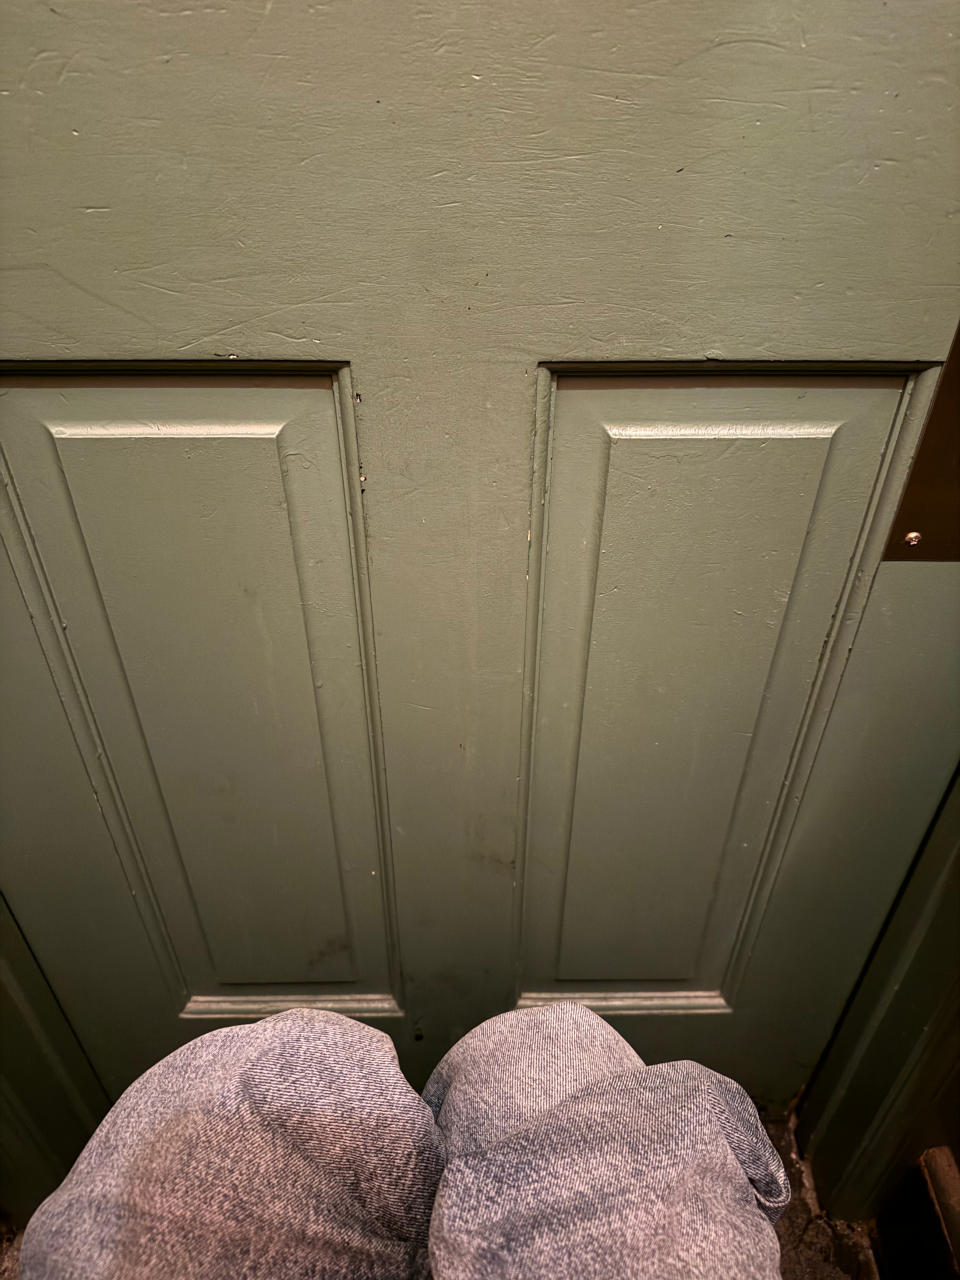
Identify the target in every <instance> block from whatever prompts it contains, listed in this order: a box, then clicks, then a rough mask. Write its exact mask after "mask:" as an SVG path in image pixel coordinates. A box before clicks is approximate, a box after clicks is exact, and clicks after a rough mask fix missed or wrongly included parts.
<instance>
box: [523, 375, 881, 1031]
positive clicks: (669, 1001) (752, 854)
mask: <svg viewBox="0 0 960 1280" xmlns="http://www.w3.org/2000/svg"><path fill="white" fill-rule="evenodd" d="M902 392H903V380H902V379H899V378H876V379H847V380H841V379H833V378H823V377H820V378H804V377H796V378H793V379H789V378H784V379H776V378H758V377H753V378H750V377H740V378H738V377H723V378H715V379H703V378H689V379H684V378H681V377H676V378H663V377H649V378H635V379H607V380H603V381H601V380H594V379H588V378H573V377H569V378H559V379H558V380H557V385H556V391H555V397H554V409H553V414H552V419H551V422H550V424H549V428H548V431H549V442H548V450H549V464H548V470H547V475H546V492H545V508H544V512H545V513H544V518H543V534H542V545H541V546H540V547H538V548H535V549H534V556H535V558H537V559H538V560H539V568H540V578H539V591H538V593H537V597H536V599H535V601H533V602H532V607H534V608H536V609H537V610H538V624H537V627H538V651H537V652H538V657H537V665H536V672H535V696H536V702H535V713H534V719H533V738H532V748H531V775H530V799H529V815H528V829H527V852H526V862H525V866H526V877H525V893H524V899H525V906H524V927H523V965H524V976H523V993H522V995H521V1003H523V1002H529V1003H532V1002H536V1001H538V1000H540V999H556V998H562V997H563V996H564V995H571V994H577V995H579V996H581V997H584V998H587V999H588V1000H593V1001H594V1002H596V1003H597V1004H598V1007H604V1001H605V1000H606V1002H607V1005H608V1006H609V1007H611V1008H613V1007H616V1006H617V1004H618V1003H619V1004H620V1005H622V1006H623V1007H624V1008H632V1009H633V1010H634V1011H635V1012H641V1011H642V1012H649V1013H674V1012H677V1011H680V1010H684V1011H696V1010H699V1011H701V1012H704V1013H711V1012H729V1011H730V1010H731V1009H732V1008H733V1005H734V1003H735V998H736V984H737V973H738V966H740V965H741V964H742V962H743V960H744V957H745V956H746V954H747V953H748V951H749V946H750V940H751V937H752V935H753V932H754V931H755V929H756V927H757V924H758V922H759V919H760V915H761V914H762V907H763V901H764V884H765V877H766V873H767V869H768V863H769V852H770V848H771V841H772V838H773V835H774V830H775V823H776V816H777V813H778V806H779V803H780V800H781V794H782V791H783V788H784V785H785V780H786V778H787V776H788V772H789V768H790V765H791V761H792V760H793V758H794V756H795V754H796V752H797V749H798V745H799V743H800V741H801V738H802V734H803V728H804V724H805V715H806V713H807V710H808V706H809V702H810V697H811V692H812V690H813V688H814V686H815V684H816V681H817V677H818V671H819V669H820V664H821V659H822V657H823V655H824V653H825V651H826V650H827V648H828V647H829V644H830V640H831V630H832V628H833V627H834V625H835V620H836V616H837V612H838V604H839V602H840V601H841V599H842V597H843V594H844V590H845V587H846V586H847V584H848V578H849V574H850V566H851V563H852V561H853V560H854V557H855V554H856V552H857V549H858V545H859V543H860V541H861V539H862V536H863V532H864V528H865V525H866V522H867V520H868V516H869V511H870V506H871V501H872V499H873V495H874V489H875V485H876V481H877V476H878V472H879V469H880V467H881V463H882V461H883V458H884V450H885V445H886V442H887V440H888V437H889V435H890V432H891V429H892V426H893V424H894V419H895V415H896V412H897V408H898V405H899V403H900V399H901V395H902Z"/></svg>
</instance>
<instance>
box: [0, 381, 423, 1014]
mask: <svg viewBox="0 0 960 1280" xmlns="http://www.w3.org/2000/svg"><path fill="white" fill-rule="evenodd" d="M3 442H4V449H5V453H6V456H7V460H8V464H9V468H10V473H11V492H12V494H13V502H14V507H15V512H14V523H15V524H16V525H17V528H18V531H19V540H18V550H19V554H20V558H21V560H22V562H23V572H24V574H25V575H26V576H27V577H28V578H30V579H31V582H32V589H33V590H34V591H36V592H38V593H39V594H38V598H39V597H46V598H47V602H48V603H49V605H50V607H51V610H52V612H53V613H54V615H55V617H56V618H57V619H58V620H59V630H60V631H61V633H62V634H61V636H60V637H59V643H60V644H61V645H65V646H66V648H67V650H68V655H69V663H70V665H71V668H72V676H73V680H72V683H73V686H74V689H73V693H74V696H75V698H76V699H77V700H78V702H79V703H80V704H81V708H82V711H83V714H84V715H85V716H86V717H87V718H88V719H89V720H90V721H91V723H92V724H93V726H94V733H95V738H96V739H97V740H98V743H99V745H97V746H95V748H94V753H95V754H96V755H98V756H101V749H102V758H101V763H102V766H103V768H104V769H105V770H106V774H107V777H106V780H105V781H106V787H107V789H108V790H109V791H110V792H111V794H112V797H113V804H114V807H115V808H116V810H117V813H118V825H119V827H120V828H122V835H123V844H124V850H125V856H127V857H128V858H129V860H130V861H131V862H132V863H134V864H136V865H137V868H138V871H139V874H140V875H141V877H142V880H143V883H144V889H145V891H146V893H147V894H148V897H149V899H150V902H151V904H152V908H153V913H154V916H155V933H156V936H157V938H158V940H159V942H160V943H161V945H162V947H163V948H164V949H165V951H166V957H165V962H166V963H167V965H168V966H169V967H171V968H172V969H174V970H176V971H177V972H179V974H180V975H182V978H183V983H184V986H185V988H186V993H187V1002H186V1006H185V1009H184V1012H185V1013H186V1014H187V1015H188V1016H193V1017H203V1016H209V1017H222V1016H227V1015H232V1014H236V1015H240V1016H243V1015H244V1013H250V1014H252V1013H255V1012H264V1011H267V1010H268V1009H269V1008H270V1007H282V1006H283V1005H285V1004H290V1003H304V1002H310V1000H311V998H312V999H313V1000H315V1001H316V1002H318V1003H328V1004H329V1003H331V1001H332V1002H333V1004H334V1007H341V1006H342V1007H345V1008H348V1009H353V1010H354V1011H357V1012H360V1011H362V1010H363V1008H364V1007H366V1008H368V1009H369V1010H371V1011H373V1012H374V1013H376V1012H379V1013H381V1014H384V1013H386V1014H389V1013H390V1012H396V1011H397V1010H398V1006H397V1004H396V1001H395V991H394V977H393V973H392V971H391V942H390V939H391V936H392V922H391V918H390V917H391V902H390V894H389V866H388V861H389V860H388V857H387V855H386V851H385V850H384V848H383V847H382V835H381V832H382V829H383V824H382V822H381V814H380V812H379V803H380V799H379V790H378V784H377V770H376V767H375V759H374V753H373V750H372V744H373V742H374V740H375V736H376V706H375V702H374V699H375V681H374V680H373V678H372V669H371V661H372V655H371V654H370V653H369V651H368V646H367V645H365V641H364V626H365V622H366V621H368V620H367V619H364V618H363V617H362V616H361V600H362V595H363V593H362V569H361V566H360V564H359V562H358V555H357V552H356V549H355V543H356V540H357V529H356V527H355V525H354V522H353V520H352V517H351V499H350V493H351V481H352V480H353V477H350V476H349V475H348V458H347V456H346V453H345V443H344V436H343V432H342V430H341V422H340V413H339V404H338V399H337V388H336V385H335V383H334V381H333V380H331V379H330V378H312V379H301V380H298V381H296V382H292V383H291V382H289V381H283V382H280V381H278V380H270V379H261V380H255V379H247V380H236V379H234V380H231V381H230V382H229V383H227V382H226V380H219V379H211V378H195V379H192V380H189V381H186V382H180V383H179V384H172V385H171V384H167V383H164V382H162V381H158V382H148V381H134V380H128V381H116V380H115V381H114V382H112V383H111V382H88V383H85V384H78V385H71V386H63V385H56V384H52V383H51V384H47V385H34V386H15V387H12V388H11V389H10V392H9V394H8V396H7V397H6V403H5V410H4V417H3ZM354 487H355V484H354ZM29 589H30V588H29V587H28V590H29ZM48 642H50V643H53V641H52V640H51V639H50V637H48ZM358 997H359V1004H358V1003H357V998H358ZM351 1000H352V1001H353V1004H351V1003H350V1002H351ZM337 1001H340V1002H341V1005H338V1004H337ZM343 1002H346V1003H345V1004H344V1003H343ZM354 1006H356V1007H355V1008H354Z"/></svg>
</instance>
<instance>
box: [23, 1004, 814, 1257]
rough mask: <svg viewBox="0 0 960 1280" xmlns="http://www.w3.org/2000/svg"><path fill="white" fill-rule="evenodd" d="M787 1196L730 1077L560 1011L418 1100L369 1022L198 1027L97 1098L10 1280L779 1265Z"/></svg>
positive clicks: (494, 1040)
mask: <svg viewBox="0 0 960 1280" xmlns="http://www.w3.org/2000/svg"><path fill="white" fill-rule="evenodd" d="M788 1199H789V1189H788V1184H787V1180H786V1177H785V1175H784V1171H783V1167H782V1165H781V1162H780V1159H779V1157H778V1155H777V1153H776V1151H775V1150H774V1149H773V1147H772V1146H771V1144H770V1142H769V1139H768V1138H767V1136H766V1134H765V1133H764V1131H763V1129H762V1127H761V1125H760V1122H759V1119H758V1117H757V1113H756V1110H755V1108H754V1106H753V1104H752V1102H751V1101H750V1099H749V1098H748V1097H747V1095H746V1094H745V1093H744V1091H743V1090H742V1089H741V1088H740V1086H739V1085H737V1084H735V1083H734V1082H733V1081H731V1080H728V1079H726V1078H725V1077H724V1076H720V1075H717V1074H716V1073H714V1072H712V1071H709V1070H707V1069H706V1068H705V1067H701V1066H698V1065H697V1064H696V1063H691V1062H674V1063H668V1064H666V1065H661V1066H653V1067H647V1066H644V1064H643V1062H642V1061H641V1060H640V1058H638V1057H637V1055H636V1054H635V1053H634V1051H633V1050H632V1049H631V1048H630V1046H629V1045H628V1044H627V1043H626V1041H624V1040H623V1039H622V1038H621V1037H620V1036H619V1035H617V1033H616V1032H615V1031H614V1030H613V1029H612V1028H611V1027H609V1026H608V1025H607V1024H606V1023H605V1022H603V1020H602V1019H600V1018H598V1017H597V1016H596V1015H595V1014H593V1013H591V1012H590V1011H589V1010H588V1009H586V1008H584V1007H582V1006H580V1005H576V1004H562V1005H554V1006H552V1007H549V1008H542V1009H527V1010H523V1011H518V1012H513V1013H507V1014H503V1015H501V1016H500V1017H497V1018H492V1019H491V1020H490V1021H489V1022H485V1023H484V1024H483V1025H482V1026H480V1027H477V1028H476V1029H475V1030H474V1031H472V1032H471V1033H470V1034H469V1035H467V1036H465V1037H464V1038H463V1039H462V1040H461V1041H460V1042H459V1043H458V1044H457V1045H455V1046H454V1048H453V1049H452V1050H451V1051H450V1052H449V1053H448V1054H447V1055H446V1057H445V1058H444V1059H443V1061H442V1062H441V1063H440V1065H439V1066H438V1067H437V1069H436V1070H435V1071H434V1073H433V1075H432V1076H431V1078H430V1080H429V1082H428V1084H427V1087H426V1090H425V1091H424V1095H423V1098H420V1097H418V1095H417V1094H416V1093H415V1092H414V1091H413V1089H411V1087H410V1086H409V1085H408V1084H407V1082H406V1080H405V1079H404V1077H403V1075H402V1074H401V1072H400V1069H399V1065H398V1063H397V1059H396V1054H395V1052H394V1048H393V1044H392V1042H391V1041H390V1039H389V1037H388V1036H386V1035H384V1034H383V1033H382V1032H380V1031H376V1030H374V1029H373V1028H371V1027H367V1026H365V1025H363V1024H361V1023H359V1022H354V1021H352V1020H351V1019H349V1018H344V1017H341V1016H340V1015H339V1014H334V1013H322V1012H316V1011H311V1010H305V1009H295V1010H291V1011H290V1012H288V1013H282V1014H278V1015H277V1016H276V1017H273V1018H267V1019H265V1020H264V1021H263V1022H259V1023H255V1024H253V1025H249V1026H242V1027H232V1028H229V1029H227V1030H223V1031H213V1032H210V1033H209V1034H207V1035H205V1036H201V1037H200V1038H199V1039H198V1040H195V1041H193V1042H192V1043H190V1044H188V1045H186V1046H185V1047H184V1048H182V1049H179V1050H177V1052H176V1053H173V1054H171V1055H170V1056H169V1057H168V1058H165V1059H164V1060H163V1061H162V1062H160V1063H158V1065H157V1066H155V1067H153V1068H152V1069H151V1070H150V1071H148V1072H147V1073H146V1074H145V1075H143V1076H142V1077H141V1078H140V1079H139V1080H137V1081H136V1082H135V1083H134V1084H133V1085H131V1086H130V1088H129V1089H128V1090H127V1091H126V1093H124V1094H123V1096H122V1097H121V1098H120V1099H119V1101H118V1102H117V1103H116V1105H115V1106H114V1107H113V1108H112V1109H111V1111H110V1113H109V1114H108V1115H107V1116H106V1118H105V1119H104V1121H103V1123H102V1124H101V1125H100V1127H99V1128H98V1129H97V1131H96V1133H95V1134H94V1135H93V1137H92V1138H91V1139H90V1142H89V1143H88V1144H87V1146H86V1147H85V1148H84V1150H83V1152H82V1153H81V1155H80V1157H79V1159H78V1160H77V1162H76V1164H75V1165H74V1167H73V1169H72V1170H71V1172H70V1173H69V1175H68V1176H67V1178H66V1179H65V1180H64V1182H63V1183H62V1185H61V1186H60V1187H59V1188H58V1190H57V1191H55V1192H54V1193H53V1195H51V1196H50V1197H49V1198H48V1199H47V1200H46V1201H45V1202H44V1203H43V1204H42V1205H41V1206H40V1208H39V1209H38V1210H37V1212H36V1213H35V1214H34V1216H33V1218H32V1219H31V1221H30V1223H29V1225H28V1227H27V1231H26V1234H25V1236H24V1240H23V1248H22V1251H21V1274H22V1276H23V1280H41V1278H44V1280H74V1278H76V1280H108V1278H109V1280H121V1278H122V1280H126V1278H127V1277H130V1278H136V1280H190V1278H192V1277H197V1278H198V1280H199V1278H201V1277H202V1278H203V1280H268V1278H269V1280H301V1278H303V1280H306V1278H307V1277H310V1278H311V1280H321V1278H322V1280H340V1278H343V1280H348V1278H349V1280H388V1278H389V1280H400V1278H401V1277H424V1276H429V1275H431V1274H432V1275H433V1276H434V1277H436V1280H454V1278H455V1280H474V1278H477V1280H479V1278H480V1277H484V1278H486V1277H518V1278H519V1277H543V1278H544V1280H547V1278H548V1277H549V1280H564V1278H565V1277H576V1278H577V1280H588V1278H591V1277H611V1278H616V1280H620V1278H621V1277H623V1278H626V1277H656V1278H657V1280H693V1278H695V1277H711V1280H713V1278H717V1280H739V1278H741V1277H742V1278H743V1280H747V1278H750V1280H752V1278H753V1277H757V1278H758V1280H760V1278H764V1280H765V1278H766V1277H775V1276H778V1275H779V1249H778V1244H777V1239H776V1235H775V1233H774V1230H773V1226H772V1222H773V1221H774V1220H775V1219H776V1217H777V1215H778V1214H779V1212H780V1211H782V1209H783V1207H784V1206H785V1205H786V1203H787V1201H788Z"/></svg>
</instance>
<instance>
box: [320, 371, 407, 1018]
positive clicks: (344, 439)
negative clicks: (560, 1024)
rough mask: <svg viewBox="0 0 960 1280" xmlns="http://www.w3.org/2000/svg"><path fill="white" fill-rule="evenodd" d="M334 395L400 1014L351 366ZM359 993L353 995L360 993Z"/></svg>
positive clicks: (393, 984)
mask: <svg viewBox="0 0 960 1280" xmlns="http://www.w3.org/2000/svg"><path fill="white" fill-rule="evenodd" d="M334 386H335V390H334V395H333V402H334V411H335V413H336V418H337V434H338V443H339V447H340V462H341V470H342V482H343V496H344V505H345V508H346V515H347V536H348V538H349V540H350V565H351V571H352V574H353V584H354V599H355V605H356V616H357V644H358V648H359V653H360V668H361V672H362V679H363V692H364V711H365V721H366V725H367V742H368V755H369V760H370V775H371V783H372V786H373V797H374V805H373V808H374V819H375V822H376V827H377V842H378V846H379V850H378V851H379V855H380V893H381V900H382V902H383V926H384V931H385V934H386V952H387V977H388V981H389V984H390V990H391V991H392V992H393V995H392V996H383V997H370V998H371V999H374V998H376V999H382V1000H384V1001H389V1002H390V1003H392V1004H393V1006H394V1007H395V1008H397V1014H384V1015H382V1016H390V1017H393V1016H400V1014H401V1013H402V1006H403V969H402V965H401V959H400V940H399V931H398V928H397V896H396V875H395V872H394V866H393V841H392V838H391V827H390V797H389V791H388V786H387V772H386V763H385V757H384V750H383V724H382V717H381V710H380V684H379V678H378V672H377V648H376V635H375V630H374V622H373V600H372V595H371V590H370V570H369V562H368V559H367V530H366V516H365V512H364V506H363V487H362V483H361V477H362V475H363V471H362V468H361V464H360V449H359V439H358V436H357V420H356V413H355V404H356V400H355V397H354V392H353V379H352V377H351V373H350V366H349V365H343V366H342V367H341V368H339V369H338V370H337V371H336V374H335V382H334ZM358 998H361V997H354V999H358Z"/></svg>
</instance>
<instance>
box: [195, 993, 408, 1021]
mask: <svg viewBox="0 0 960 1280" xmlns="http://www.w3.org/2000/svg"><path fill="white" fill-rule="evenodd" d="M288 1009H317V1010H322V1011H325V1012H327V1013H340V1014H343V1015H344V1016H345V1017H348V1018H402V1017H403V1016H404V1014H403V1009H402V1008H401V1007H400V1006H399V1005H398V1004H397V1002H396V1000H394V998H393V996H391V995H379V994H376V995H361V994H356V993H353V994H350V995H302V996H297V995H289V996H191V998H190V999H189V1000H188V1001H187V1003H186V1004H185V1005H184V1006H183V1008H182V1009H181V1011H180V1017H181V1018H182V1019H184V1020H196V1019H205V1020H208V1021H217V1022H219V1021H222V1020H224V1019H230V1020H234V1021H249V1022H254V1021H256V1020H257V1019H258V1018H269V1017H270V1016H271V1015H272V1014H275V1013H285V1012H286V1011H287V1010H288Z"/></svg>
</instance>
